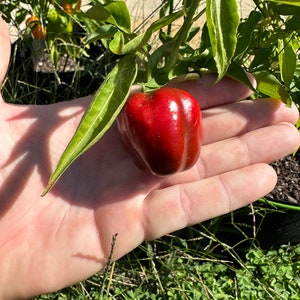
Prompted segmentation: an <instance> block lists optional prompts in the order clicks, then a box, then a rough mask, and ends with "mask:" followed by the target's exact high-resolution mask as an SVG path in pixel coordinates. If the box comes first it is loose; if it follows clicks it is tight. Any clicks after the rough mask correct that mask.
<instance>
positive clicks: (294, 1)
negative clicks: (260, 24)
mask: <svg viewBox="0 0 300 300" xmlns="http://www.w3.org/2000/svg"><path fill="white" fill-rule="evenodd" d="M267 1H269V2H276V3H279V4H290V5H294V6H300V1H299V0H267Z"/></svg>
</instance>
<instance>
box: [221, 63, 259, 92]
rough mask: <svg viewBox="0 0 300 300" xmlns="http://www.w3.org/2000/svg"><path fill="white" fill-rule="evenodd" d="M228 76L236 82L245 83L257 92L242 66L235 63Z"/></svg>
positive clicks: (229, 69) (230, 67) (232, 64)
mask: <svg viewBox="0 0 300 300" xmlns="http://www.w3.org/2000/svg"><path fill="white" fill-rule="evenodd" d="M226 75H227V76H229V77H231V78H233V79H235V80H237V81H240V82H242V83H244V84H245V85H247V86H248V87H249V88H250V89H252V90H253V91H255V88H254V87H253V85H252V83H251V82H250V80H249V77H248V76H247V73H246V71H245V70H244V68H243V67H242V66H241V65H240V64H238V63H236V62H234V61H233V62H232V63H231V64H230V66H229V68H228V70H227V74H226Z"/></svg>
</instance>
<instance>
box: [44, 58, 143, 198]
mask: <svg viewBox="0 0 300 300" xmlns="http://www.w3.org/2000/svg"><path fill="white" fill-rule="evenodd" d="M136 75H137V64H136V61H135V55H130V56H125V57H124V58H122V59H121V60H120V61H119V62H118V64H117V65H116V66H115V67H114V69H113V70H112V71H111V72H110V73H109V74H108V76H107V77H106V79H105V81H104V83H103V84H102V85H101V87H100V88H99V90H98V91H97V93H96V95H95V97H94V99H93V101H92V103H91V104H90V106H89V108H88V109H87V111H86V113H85V114H84V116H83V117H82V120H81V122H80V124H79V126H78V128H77V130H76V132H75V134H74V135H73V137H72V139H71V141H70V143H69V144H68V146H67V148H66V149H65V151H64V153H63V154H62V156H61V158H60V160H59V162H58V164H57V167H56V169H55V170H54V172H53V173H52V175H51V177H50V179H49V182H48V184H47V186H46V188H45V191H44V192H43V194H42V196H43V195H45V194H46V193H47V192H48V191H49V190H50V189H51V188H52V186H53V185H54V184H55V183H56V182H57V180H58V179H59V178H60V176H61V175H62V174H63V173H64V172H65V171H66V169H67V168H68V167H69V166H70V165H71V164H72V163H73V162H74V161H75V160H76V159H77V158H78V157H79V156H80V155H81V154H83V153H84V152H85V151H86V150H88V149H89V148H90V147H92V146H93V145H94V144H95V143H96V142H97V141H98V140H99V139H100V138H101V137H102V136H103V134H104V133H105V132H106V131H107V130H108V129H109V128H110V126H111V125H112V123H113V121H114V120H115V119H116V117H117V116H118V114H119V112H120V110H121V109H122V107H123V105H124V103H125V101H126V99H127V97H128V95H129V92H130V88H131V86H132V84H133V82H134V80H135V78H136Z"/></svg>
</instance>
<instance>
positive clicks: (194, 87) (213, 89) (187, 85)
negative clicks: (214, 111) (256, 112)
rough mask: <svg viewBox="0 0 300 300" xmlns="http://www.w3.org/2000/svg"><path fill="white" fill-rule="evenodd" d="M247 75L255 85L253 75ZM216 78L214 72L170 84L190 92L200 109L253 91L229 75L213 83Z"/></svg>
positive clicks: (233, 99)
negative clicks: (195, 78) (198, 77)
mask: <svg viewBox="0 0 300 300" xmlns="http://www.w3.org/2000/svg"><path fill="white" fill-rule="evenodd" d="M248 76H249V79H250V82H251V83H252V85H253V86H255V85H256V83H255V79H254V77H253V76H252V75H250V74H249V75H248ZM216 79H217V76H216V75H215V74H210V75H205V76H203V77H201V78H200V79H197V80H188V81H182V82H176V83H174V84H172V85H174V86H176V87H178V88H182V89H184V90H187V91H188V92H189V93H191V94H192V95H193V96H194V97H195V98H196V99H198V101H199V103H200V106H201V109H205V108H208V107H214V106H217V105H222V104H226V103H232V102H236V101H239V100H242V99H246V98H247V97H249V96H250V95H251V94H252V93H253V92H252V90H251V89H250V88H249V87H247V86H246V85H245V84H243V83H241V82H239V81H236V80H234V79H231V78H229V77H224V78H223V79H222V80H221V81H219V82H218V83H216V84H214V82H215V80H216Z"/></svg>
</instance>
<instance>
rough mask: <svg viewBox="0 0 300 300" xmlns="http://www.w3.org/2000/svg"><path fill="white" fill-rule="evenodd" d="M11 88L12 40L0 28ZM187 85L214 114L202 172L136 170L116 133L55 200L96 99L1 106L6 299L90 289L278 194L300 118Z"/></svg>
mask: <svg viewBox="0 0 300 300" xmlns="http://www.w3.org/2000/svg"><path fill="white" fill-rule="evenodd" d="M0 47H1V53H2V54H3V55H2V57H1V61H0V80H1V82H2V80H3V78H4V75H5V72H6V68H7V65H8V60H9V53H10V50H9V36H8V33H7V29H6V27H5V25H4V23H3V22H1V23H0ZM211 80H212V77H210V76H208V77H204V78H202V79H200V80H198V81H194V82H183V83H178V84H177V86H180V87H181V88H185V89H186V90H188V91H190V92H191V93H193V94H194V95H195V97H196V98H197V99H199V102H200V104H201V107H202V109H203V130H204V140H203V144H204V145H203V148H202V153H201V157H200V159H199V162H198V163H197V165H196V166H195V167H193V168H192V169H191V170H189V171H186V172H184V173H180V174H175V175H172V176H169V177H165V178H157V177H154V176H152V175H149V174H146V173H143V172H142V171H141V170H139V169H138V168H136V166H135V165H134V163H133V162H132V160H131V159H130V157H129V155H128V154H127V152H126V151H125V150H124V149H123V146H122V144H121V141H120V137H119V135H118V131H117V128H116V125H114V126H113V127H112V128H111V129H110V130H109V131H108V132H107V134H105V136H104V137H103V138H102V139H101V141H100V142H99V143H97V144H96V145H95V146H94V147H93V148H92V149H90V150H89V151H87V152H86V153H85V154H84V155H82V156H81V157H80V158H79V159H78V160H77V161H76V162H75V163H74V164H73V165H72V166H71V167H70V168H69V169H68V171H67V172H66V173H65V174H64V175H63V177H62V178H61V179H60V180H59V182H58V183H57V184H56V185H55V186H54V187H53V189H52V190H51V191H50V192H49V193H48V194H47V195H46V196H45V197H43V198H41V196H40V195H41V193H42V191H43V190H44V188H45V186H46V184H47V181H48V179H49V176H50V174H51V172H52V171H53V169H54V167H55V165H56V163H57V162H58V159H59V157H60V156H61V154H62V152H63V151H64V149H65V147H66V145H67V143H68V142H69V140H70V139H71V137H72V135H73V133H74V132H75V130H76V128H77V125H78V123H79V121H80V118H81V116H82V114H83V112H84V110H85V109H86V108H87V106H88V104H89V102H90V101H91V98H90V97H87V98H82V99H76V100H74V101H73V102H65V103H57V104H53V105H48V106H15V105H10V104H7V103H4V102H3V101H1V102H0V136H1V142H2V145H1V148H0V266H1V268H0V298H1V299H18V298H28V297H31V296H34V295H38V294H41V293H45V292H51V291H54V290H57V289H60V288H62V287H65V286H68V285H71V284H74V283H76V282H78V281H81V280H83V279H85V278H87V277H89V276H90V275H92V274H94V273H95V272H97V271H98V270H99V269H101V268H102V267H103V266H104V265H105V264H106V263H107V259H108V256H109V253H110V251H111V242H112V237H113V236H114V235H115V234H118V235H117V239H116V244H115V247H114V252H113V259H114V260H116V259H118V258H120V257H121V256H123V255H124V254H126V253H128V252H129V251H131V250H132V249H134V248H135V247H137V246H138V245H139V244H140V243H141V242H143V241H144V240H149V239H155V238H158V237H160V236H162V235H164V234H167V233H169V232H172V231H175V230H178V229H180V228H183V227H186V226H189V225H193V224H195V223H198V222H201V221H204V220H207V219H210V218H213V217H216V216H218V215H221V214H225V213H228V212H230V211H232V210H234V209H237V208H239V207H242V206H245V205H247V204H248V203H251V202H252V201H255V200H256V199H258V198H259V197H261V196H263V195H265V194H267V193H268V192H269V191H271V190H272V189H273V188H274V185H275V183H276V174H275V172H274V171H273V169H272V168H271V167H270V166H269V165H267V164H268V163H270V162H271V161H273V160H276V159H278V158H280V157H282V156H285V155H287V154H289V153H291V152H292V151H294V150H295V149H296V148H297V147H298V146H299V144H300V136H299V133H298V132H297V130H296V129H295V127H294V126H293V125H292V124H293V123H295V122H296V120H297V117H298V111H297V109H296V108H295V107H293V108H291V109H290V108H286V107H285V106H284V105H283V104H281V103H279V102H278V101H275V100H268V99H265V100H260V101H256V102H253V101H240V100H241V99H244V98H246V97H248V96H249V95H250V93H251V91H250V90H249V89H248V88H247V87H245V86H244V85H242V84H240V83H238V82H235V81H234V80H231V79H228V78H224V79H223V80H222V81H221V82H219V83H218V84H216V85H214V86H211V85H207V83H208V82H211Z"/></svg>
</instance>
